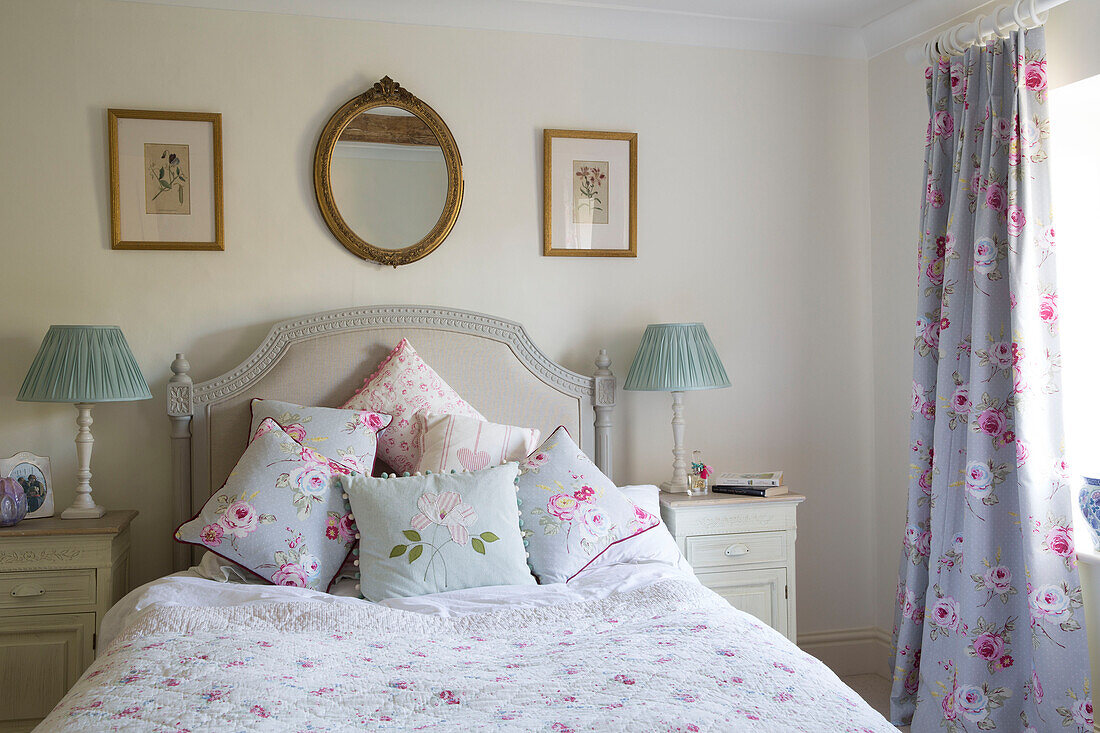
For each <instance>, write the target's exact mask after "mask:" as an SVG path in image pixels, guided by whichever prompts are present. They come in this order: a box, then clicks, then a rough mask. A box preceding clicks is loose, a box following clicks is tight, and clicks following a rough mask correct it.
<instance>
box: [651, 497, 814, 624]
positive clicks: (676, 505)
mask: <svg viewBox="0 0 1100 733" xmlns="http://www.w3.org/2000/svg"><path fill="white" fill-rule="evenodd" d="M805 499H806V497H804V496H802V495H801V494H784V495H783V496H777V497H774V498H771V499H760V498H756V497H751V496H735V495H731V494H715V493H710V494H703V495H702V496H688V495H687V494H669V493H666V492H664V491H662V492H661V518H662V519H663V520H664V522H665V524H666V525H667V526H668V530H669V532H671V533H672V536H673V537H674V538H676V544H677V545H678V546H679V547H680V551H681V552H683V553H684V557H686V558H687V561H688V562H689V563H691V566H692V567H693V568H695V575H696V576H697V577H698V578H699V580H700V581H701V582H702V583H703V585H705V586H707V587H708V588H710V589H711V590H713V591H714V592H715V593H717V594H719V595H720V596H722V597H723V598H725V599H726V600H727V601H729V602H730V604H732V605H733V606H734V607H735V608H739V609H741V610H742V611H745V612H747V613H751V614H752V615H753V616H756V617H757V618H758V619H760V620H761V621H763V622H764V623H766V624H768V625H769V626H771V627H772V628H773V629H775V630H776V631H778V632H780V633H781V634H783V635H784V636H786V637H787V638H788V639H790V640H791V641H794V640H795V636H796V633H797V629H796V628H795V592H794V591H795V587H794V541H795V535H796V534H797V524H796V521H795V512H796V510H797V508H798V505H799V504H801V503H802V502H803V501H805Z"/></svg>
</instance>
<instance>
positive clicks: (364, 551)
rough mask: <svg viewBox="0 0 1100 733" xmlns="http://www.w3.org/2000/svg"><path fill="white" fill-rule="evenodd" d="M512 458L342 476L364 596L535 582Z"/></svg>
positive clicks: (373, 597) (376, 597)
mask: <svg viewBox="0 0 1100 733" xmlns="http://www.w3.org/2000/svg"><path fill="white" fill-rule="evenodd" d="M518 473H519V468H518V466H517V464H515V463H506V464H504V465H503V466H494V467H492V468H486V469H484V470H482V471H471V472H468V473H450V474H430V475H426V476H402V477H396V478H374V477H372V476H364V475H362V474H359V473H353V474H351V475H350V476H343V477H341V479H340V481H341V483H342V484H343V486H344V490H345V491H346V492H347V496H348V499H349V501H350V502H351V508H352V511H353V512H354V514H355V516H356V522H357V524H358V525H359V533H360V540H359V557H358V561H359V571H360V580H359V585H360V593H361V594H362V596H363V597H364V598H366V599H367V600H368V601H382V600H385V599H387V598H404V597H408V596H419V595H424V594H427V593H439V592H442V591H449V590H460V589H462V588H477V587H481V586H487V585H534V584H535V579H534V578H533V577H531V571H530V569H529V568H528V567H527V561H526V557H525V553H524V549H523V539H522V538H521V537H520V532H519V512H518V511H517V508H516V485H515V480H516V476H517V475H518Z"/></svg>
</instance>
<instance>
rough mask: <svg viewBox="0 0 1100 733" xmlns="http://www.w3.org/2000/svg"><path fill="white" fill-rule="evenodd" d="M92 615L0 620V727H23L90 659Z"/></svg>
mask: <svg viewBox="0 0 1100 733" xmlns="http://www.w3.org/2000/svg"><path fill="white" fill-rule="evenodd" d="M94 633H95V614H94V613H65V614H56V615H46V616H8V617H3V618H0V690H3V693H2V694H0V731H15V730H29V729H30V728H33V727H34V725H35V724H36V723H37V722H38V721H39V720H41V719H42V718H44V717H46V715H47V714H48V713H49V712H50V711H51V710H53V708H54V705H56V704H57V703H58V702H59V701H60V700H61V698H62V697H64V696H65V693H66V692H68V691H69V688H70V687H72V686H73V685H74V684H75V683H76V681H77V679H79V678H80V675H81V673H83V672H84V669H85V668H86V667H87V666H88V665H89V664H91V663H92V636H93V634H94Z"/></svg>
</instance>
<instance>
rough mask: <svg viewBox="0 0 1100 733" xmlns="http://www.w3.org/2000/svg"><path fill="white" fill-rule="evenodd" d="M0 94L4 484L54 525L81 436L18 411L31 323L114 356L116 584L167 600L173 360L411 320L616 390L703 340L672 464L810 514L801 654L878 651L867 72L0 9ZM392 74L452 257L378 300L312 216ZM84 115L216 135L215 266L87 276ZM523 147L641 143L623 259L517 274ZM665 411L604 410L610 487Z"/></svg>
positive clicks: (376, 279) (632, 404)
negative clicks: (308, 327)
mask: <svg viewBox="0 0 1100 733" xmlns="http://www.w3.org/2000/svg"><path fill="white" fill-rule="evenodd" d="M0 68H3V69H4V70H5V73H4V74H3V75H0V99H3V100H4V114H3V115H0V151H2V154H0V160H2V161H3V169H2V171H0V222H3V234H2V235H0V236H2V237H3V243H4V244H3V252H4V257H3V263H4V270H5V272H6V277H4V278H3V280H2V285H0V305H2V308H3V313H4V317H3V320H2V322H0V353H2V358H0V454H3V455H8V454H10V453H13V452H15V451H16V450H21V449H30V450H34V451H36V452H38V453H41V454H47V455H49V456H51V457H52V459H53V474H54V479H55V482H56V484H57V485H58V487H59V488H58V492H57V501H58V504H59V506H60V507H65V506H66V505H68V503H69V502H70V501H71V499H72V495H73V491H72V488H71V487H72V486H73V485H74V481H75V479H74V474H75V467H74V463H75V456H74V449H73V443H72V437H73V434H74V431H75V427H74V422H73V420H74V410H73V409H72V408H71V407H70V406H65V405H36V404H24V403H17V402H15V400H14V396H15V394H16V392H17V391H18V389H19V385H20V383H21V380H22V378H23V375H24V373H25V371H26V368H27V366H28V365H29V364H30V361H31V359H32V357H33V355H34V353H35V351H36V349H37V347H38V344H39V342H40V340H41V338H42V336H43V334H44V333H45V331H46V329H47V327H48V326H49V325H50V324H51V323H113V324H118V325H120V326H121V327H122V329H123V331H124V332H125V334H126V336H127V338H128V339H129V342H130V345H131V347H132V348H133V350H134V353H135V354H136V356H137V359H138V361H139V363H140V364H141V366H142V368H143V370H144V372H145V374H146V376H147V378H148V381H149V383H150V387H151V389H152V391H153V395H154V399H153V400H152V401H148V402H144V403H139V404H133V403H131V404H118V405H103V406H99V407H97V408H96V409H95V411H94V417H95V421H96V422H95V425H94V428H93V430H94V434H95V436H96V450H95V455H94V460H93V471H94V479H93V486H94V487H95V496H96V498H97V499H98V500H99V501H100V502H101V503H103V504H104V505H106V506H108V507H134V508H136V509H138V510H140V511H141V517H140V519H139V520H138V522H137V524H136V526H135V540H136V547H137V551H136V553H135V561H136V562H135V565H136V567H135V580H137V581H146V580H149V579H152V578H154V577H156V576H158V575H160V574H162V573H164V572H166V571H167V570H168V569H169V557H170V545H171V540H170V531H171V530H172V529H173V527H172V526H171V524H170V510H169V488H168V481H169V474H168V460H169V459H168V424H167V420H166V419H165V417H164V393H165V383H166V378H167V377H168V375H169V370H168V364H169V363H170V362H171V360H172V357H173V354H174V352H176V351H185V352H186V353H187V356H188V358H189V359H190V361H191V364H192V366H193V373H194V374H195V376H196V378H198V379H204V378H210V377H212V376H215V375H217V374H220V373H221V372H223V371H225V370H227V369H228V368H230V367H232V366H234V365H235V364H237V363H238V362H239V361H240V360H241V359H243V358H244V357H246V356H247V355H248V354H249V353H250V352H251V350H252V348H253V347H254V346H255V345H256V344H257V343H258V342H259V340H260V339H261V338H262V337H263V335H264V334H265V333H266V332H267V330H268V328H269V327H270V325H271V324H272V323H273V322H274V321H277V320H280V319H283V318H288V317H291V316H296V315H300V314H303V313H309V312H312V311H318V310H324V309H329V308H336V307H342V306H352V305H362V304H375V303H386V302H404V303H429V304H442V305H447V306H455V307H460V308H467V309H472V310H477V311H484V312H488V313H492V314H495V315H499V316H502V317H505V318H509V319H513V320H516V321H519V322H521V323H523V324H524V325H525V326H526V327H527V329H528V331H529V332H530V334H531V336H532V338H533V339H534V340H535V342H536V343H538V344H539V345H540V346H541V347H542V348H543V349H545V350H546V351H547V352H548V353H549V354H550V356H551V357H553V358H555V359H556V360H558V361H560V362H562V363H563V364H565V365H566V366H568V367H570V368H572V369H574V370H577V371H581V372H586V373H588V372H590V371H591V370H592V368H593V367H592V360H593V359H594V357H595V354H596V350H597V349H598V348H599V347H606V348H608V350H609V353H610V355H611V357H612V359H613V362H614V364H613V369H615V371H616V372H617V374H618V375H619V377H620V380H622V379H624V378H625V377H626V371H627V368H628V366H629V363H630V359H631V358H632V356H633V353H634V350H635V348H636V347H637V343H638V339H639V338H640V336H641V333H642V330H643V329H644V327H645V325H646V324H647V323H649V322H651V321H674V320H700V321H703V322H705V323H706V324H707V326H708V328H709V330H710V333H711V335H712V337H713V340H714V341H715V343H716V344H717V346H718V349H719V351H720V352H721V353H722V355H723V356H724V359H725V363H726V365H727V367H728V370H729V372H730V375H731V378H732V381H733V385H734V386H733V388H732V389H727V390H722V391H718V392H713V393H693V394H690V395H689V396H688V397H687V400H686V403H687V405H686V416H687V420H688V432H687V442H688V446H689V448H700V449H702V451H703V455H704V456H705V457H706V459H707V460H708V461H709V462H711V463H713V464H715V465H716V466H720V467H724V468H729V469H770V468H782V469H785V470H786V471H787V476H788V480H789V483H790V484H791V485H792V486H793V487H794V488H796V489H797V490H800V491H802V492H804V493H806V494H807V495H808V497H809V499H808V501H807V502H806V503H805V504H804V505H803V507H804V508H803V511H802V512H801V517H800V527H799V529H800V531H799V544H798V547H799V551H798V563H799V566H798V582H799V608H800V616H799V626H800V628H801V629H804V630H806V631H815V630H821V629H834V628H847V627H860V626H867V625H869V624H870V623H871V621H872V614H871V606H870V602H871V599H872V571H873V568H874V564H873V560H872V539H873V538H872V537H871V535H870V534H869V533H867V532H866V530H865V528H866V527H867V526H868V525H869V523H870V522H871V520H872V518H873V515H872V504H871V483H872V475H873V466H874V464H873V455H872V452H871V444H872V443H871V439H872V422H871V415H872V407H871V397H872V395H871V392H870V390H869V389H868V385H870V384H871V380H872V376H873V375H872V370H871V353H872V351H871V349H872V341H871V337H870V325H871V315H870V306H871V292H870V288H869V284H868V283H869V281H868V278H869V275H870V273H871V264H870V262H869V261H868V258H867V248H868V238H867V216H868V210H867V200H868V195H869V186H868V171H869V168H868V148H867V144H866V138H867V132H868V129H867V128H868V125H867V119H868V117H867V99H868V96H867V65H866V63H865V62H858V61H844V60H832V59H824V58H815V57H805V56H794V55H780V54H763V53H754V54H750V53H744V52H735V51H728V50H718V49H705V48H695V47H679V46H666V45H655V44H648V43H636V42H621V41H608V40H590V39H579V38H564V37H553V36H540V35H530V34H518V33H505V32H481V31H470V30H450V29H441V28H429V27H413V26H399V25H386V24H373V23H363V22H348V21H344V22H341V21H334V20H325V19H315V18H306V17H291V16H281V15H268V14H257V13H243V12H242V13H235V12H224V11H213V10H203V9H186V8H173V7H166V6H155V5H140V4H131V3H112V2H106V1H100V0H73V1H67V2H60V1H57V0H15V1H14V2H12V1H10V0H9V1H7V2H5V3H4V4H3V6H2V7H0ZM384 74H389V75H391V76H392V77H393V78H395V79H397V80H398V81H400V82H401V83H402V84H404V85H406V86H407V87H408V88H410V89H411V90H412V91H413V92H414V93H416V94H418V95H420V96H422V97H423V98H424V99H425V100H426V101H428V102H429V103H430V104H431V105H432V106H433V107H434V108H435V109H436V110H437V111H438V112H439V113H440V114H441V115H442V116H443V118H444V119H445V120H446V121H447V124H448V125H449V127H450V129H451V131H452V132H453V133H454V136H455V139H456V140H457V142H458V145H459V147H460V149H461V152H462V159H463V164H464V173H465V183H466V188H465V199H464V203H463V207H462V212H461V215H460V217H459V219H458V223H457V224H456V226H455V228H454V230H453V232H452V233H451V236H450V238H449V239H448V240H447V241H446V243H445V244H444V245H443V246H442V247H441V248H440V249H439V250H437V251H436V252H435V253H433V254H432V255H431V256H430V257H429V258H427V259H426V260H424V261H422V262H419V263H416V264H413V265H410V266H408V267H402V268H400V269H398V270H393V269H390V268H383V267H379V266H375V265H373V264H369V263H366V262H363V261H360V260H359V259H357V258H355V257H354V256H352V255H351V254H349V253H348V252H346V251H345V250H344V249H343V248H342V247H340V246H339V245H338V244H337V242H336V241H335V240H334V238H333V237H332V236H331V235H330V234H329V232H328V231H327V229H326V228H325V226H324V224H323V222H322V219H321V217H320V216H319V214H318V211H317V207H316V204H315V201H314V199H313V192H312V167H311V166H312V160H313V148H314V145H315V143H316V140H317V137H318V135H319V133H320V131H321V128H322V126H323V125H324V123H325V121H326V120H327V118H328V116H329V115H330V114H331V113H332V111H333V110H335V109H336V107H337V106H338V105H340V104H341V103H343V102H344V101H345V100H346V99H348V98H350V97H351V96H353V95H355V94H358V93H359V92H361V91H363V89H365V88H366V87H367V86H369V85H370V84H371V83H373V82H374V81H376V80H377V79H378V78H380V77H381V76H382V75H384ZM107 107H130V108H139V109H141V108H148V109H170V110H200V111H217V112H221V113H222V115H223V133H224V173H225V235H226V242H227V249H226V251H225V252H223V253H199V252H122V251H119V252H115V251H111V250H110V248H109V243H108V237H109V229H110V222H109V216H108V201H107V159H106V129H105V110H106V108H107ZM544 127H560V128H579V129H598V130H632V131H636V132H638V135H639V163H638V181H639V202H638V212H639V226H638V232H639V234H638V240H639V241H638V251H639V256H638V258H637V259H634V260H621V259H573V258H546V257H542V256H541V254H540V252H541V241H542V239H541V238H542V229H541V226H542V225H541V223H542V216H541V204H540V202H541V195H542V178H541V175H542V174H541V155H542V150H541V135H542V129H543V128H544ZM372 366H373V365H368V364H364V365H363V372H364V374H366V373H367V371H368V369H370V368H371V367H372ZM620 384H621V381H620ZM669 408H670V399H669V398H668V396H667V395H660V394H649V393H620V401H619V407H618V408H617V410H616V420H617V422H618V425H619V426H621V429H620V430H619V431H618V433H617V436H616V441H615V450H616V466H617V473H616V478H617V479H618V480H619V481H620V483H622V482H627V481H630V482H652V481H660V480H662V479H664V478H666V476H667V474H668V473H669V471H670V463H671V455H670V448H671V435H670V429H669V421H670V419H671V414H670V409H669Z"/></svg>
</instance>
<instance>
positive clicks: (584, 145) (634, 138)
mask: <svg viewBox="0 0 1100 733" xmlns="http://www.w3.org/2000/svg"><path fill="white" fill-rule="evenodd" d="M555 140H557V141H558V145H557V146H556V147H555V144H554V142H555ZM542 150H543V186H542V190H543V210H542V217H543V240H542V253H543V254H544V255H546V256H549V257H637V256H638V133H636V132H601V131H593V130H554V129H547V130H543V133H542ZM624 188H625V190H624Z"/></svg>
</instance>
